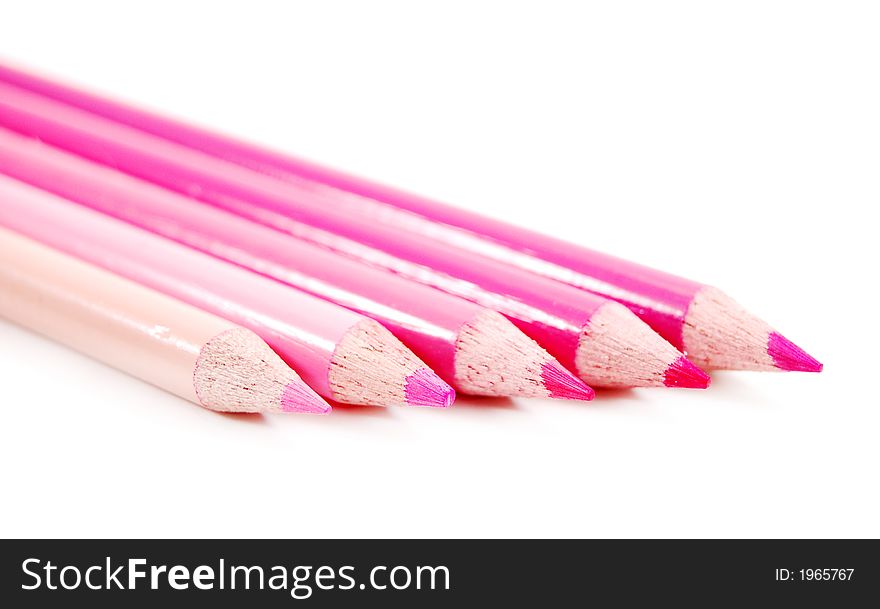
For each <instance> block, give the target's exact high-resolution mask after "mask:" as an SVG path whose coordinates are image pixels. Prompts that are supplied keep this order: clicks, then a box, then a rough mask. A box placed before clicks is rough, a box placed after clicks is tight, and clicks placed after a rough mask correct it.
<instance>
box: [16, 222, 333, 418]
mask: <svg viewBox="0 0 880 609" xmlns="http://www.w3.org/2000/svg"><path fill="white" fill-rule="evenodd" d="M0 317H5V318H7V319H9V320H11V321H13V322H15V323H17V324H19V325H21V326H24V327H26V328H28V329H30V330H33V331H36V332H39V333H41V334H44V335H46V336H48V337H49V338H52V339H54V340H56V341H58V342H61V343H64V344H66V345H68V346H69V347H72V348H73V349H76V350H77V351H80V352H82V353H85V354H87V355H89V356H91V357H93V358H95V359H97V360H99V361H101V362H104V363H105V364H109V365H111V366H113V367H115V368H118V369H120V370H122V371H124V372H127V373H128V374H131V375H132V376H135V377H137V378H140V379H141V380H144V381H146V382H148V383H152V384H153V385H156V386H157V387H161V388H162V389H164V390H166V391H169V392H170V393H173V394H176V395H178V396H180V397H182V398H184V399H187V400H190V401H191V402H195V403H196V404H199V405H200V406H204V407H205V408H208V409H211V410H217V411H220V412H305V413H312V414H324V413H327V412H329V411H330V406H329V405H328V404H327V403H326V402H324V400H322V399H321V398H320V397H318V395H317V394H316V393H315V392H314V391H312V390H311V389H310V388H309V387H308V386H307V385H306V384H305V383H304V382H303V381H302V380H301V379H300V378H299V376H297V374H296V373H295V372H294V371H293V370H291V369H290V368H289V367H288V366H287V365H286V364H285V363H284V362H283V361H281V358H279V357H278V356H277V355H276V354H275V353H274V352H273V351H272V350H271V349H270V348H269V347H268V346H267V345H266V343H264V342H263V341H262V340H261V339H260V338H259V337H258V336H257V335H256V334H254V333H253V332H251V331H250V330H246V329H245V328H242V327H240V326H237V325H235V324H232V323H229V322H228V321H226V320H223V319H221V318H219V317H216V316H214V315H211V314H209V313H205V312H204V311H200V310H199V309H196V308H195V307H191V306H189V305H186V304H184V303H182V302H179V301H177V300H174V299H172V298H169V297H167V296H165V295H163V294H160V293H158V292H155V291H153V290H150V289H148V288H145V287H143V286H141V285H139V284H137V283H134V282H131V281H128V280H126V279H123V278H121V277H118V276H116V275H113V274H112V273H108V272H107V271H105V270H103V269H99V268H98V267H95V266H92V265H90V264H86V263H84V262H82V261H80V260H77V259H75V258H72V257H70V256H67V255H65V254H62V253H61V252H58V251H55V250H53V249H51V248H48V247H46V246H44V245H41V244H39V243H37V242H35V241H32V240H30V239H27V238H25V237H22V236H21V235H18V234H16V233H14V232H12V231H9V230H6V229H2V228H0Z"/></svg>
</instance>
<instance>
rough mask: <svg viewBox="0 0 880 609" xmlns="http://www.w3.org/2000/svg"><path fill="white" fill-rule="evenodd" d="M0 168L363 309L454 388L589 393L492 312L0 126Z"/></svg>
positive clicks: (554, 394) (529, 394) (558, 394)
mask: <svg viewBox="0 0 880 609" xmlns="http://www.w3.org/2000/svg"><path fill="white" fill-rule="evenodd" d="M0 173H6V174H8V175H10V176H12V177H14V178H16V179H19V180H22V181H24V182H27V183H29V184H31V185H33V186H36V187H38V188H42V189H44V190H47V191H50V192H53V193H54V194H56V195H58V196H60V197H64V198H66V199H70V200H72V201H75V202H77V203H81V204H83V205H87V206H89V207H91V208H93V209H96V210H98V211H101V212H103V213H105V214H108V215H111V216H113V217H116V218H119V219H121V220H125V221H127V222H130V223H132V224H135V225H136V226H140V227H141V228H145V229H147V230H150V231H153V232H155V233H158V234H161V235H163V236H166V237H168V238H169V239H173V240H176V241H178V242H180V243H184V244H186V245H189V246H190V247H193V248H195V249H199V250H202V251H204V252H206V253H209V254H212V255H214V256H217V257H219V258H223V259H225V260H228V261H230V262H234V263H236V264H239V265H241V266H243V267H246V268H248V269H251V270H253V271H255V272H258V273H261V274H264V275H267V276H270V277H272V278H274V279H277V280H278V281H281V282H284V283H287V284H289V285H291V286H294V287H296V288H299V289H302V290H303V291H306V292H310V293H312V294H314V295H316V296H320V297H322V298H325V299H327V300H329V301H331V302H334V303H336V304H339V305H342V306H345V307H347V308H350V309H353V310H355V311H358V312H359V313H362V314H364V315H367V316H368V317H371V318H373V319H375V320H376V321H379V322H380V323H382V324H383V325H384V326H385V327H386V328H388V329H390V330H392V332H394V334H396V335H397V337H398V338H400V339H401V340H402V341H403V342H404V343H405V344H406V345H407V346H408V347H409V348H410V349H412V350H413V351H414V352H415V353H416V355H418V356H419V357H420V358H421V359H422V360H423V361H425V362H426V363H427V364H428V365H429V366H430V367H431V368H432V369H434V370H435V371H436V372H437V373H438V374H439V375H440V376H441V377H442V378H443V379H444V380H446V381H447V382H449V383H450V384H452V385H453V386H454V388H455V389H456V390H457V391H461V392H465V393H471V394H476V395H490V396H501V395H504V396H525V397H554V398H573V399H581V400H584V399H587V400H589V399H592V397H593V391H592V390H591V389H590V388H589V387H587V386H586V385H585V384H584V383H583V382H581V381H580V380H578V379H577V378H575V377H574V376H572V374H571V373H569V372H568V371H567V370H566V369H565V368H563V367H562V366H561V364H559V363H558V362H557V361H556V360H554V359H553V358H552V357H551V356H550V355H549V354H548V353H547V352H546V351H544V350H543V349H542V348H541V347H539V346H538V345H537V343H535V342H534V341H533V340H532V339H530V338H528V337H527V336H525V335H524V334H522V333H521V332H520V331H519V330H518V329H517V328H516V327H515V326H514V325H513V324H511V323H510V322H509V321H507V320H506V319H505V318H504V317H502V316H501V315H499V314H498V313H496V312H494V311H491V310H489V309H486V308H484V307H481V306H479V305H477V304H474V303H472V302H470V301H467V300H464V299H461V298H458V297H455V296H450V295H448V294H446V293H444V292H441V291H439V290H435V289H433V288H430V287H427V286H424V285H421V284H418V283H414V282H412V281H408V280H406V279H404V278H401V277H398V276H397V275H394V274H392V273H389V272H387V271H385V270H382V269H377V268H374V267H371V266H368V265H365V264H362V263H359V262H357V261H354V260H351V259H350V258H347V257H344V256H340V255H338V254H335V253H333V252H331V251H329V250H326V249H324V248H321V247H318V246H316V245H313V244H310V243H307V242H304V241H301V240H298V239H295V238H293V237H291V236H290V235H286V234H284V233H282V232H279V231H276V230H274V229H272V228H269V227H266V226H263V225H261V224H257V223H255V222H250V221H248V220H246V219H243V218H240V217H239V216H236V215H234V214H231V213H228V212H225V211H222V210H220V209H216V208H214V207H211V206H208V205H204V204H202V203H199V202H198V201H195V200H193V199H190V198H188V197H184V196H181V195H178V194H176V193H173V192H171V191H169V190H166V189H164V188H160V187H158V186H155V185H153V184H151V183H149V182H144V181H142V180H139V179H137V178H133V177H131V176H129V175H126V174H123V173H120V172H117V171H114V170H112V169H108V168H106V167H104V166H102V165H99V164H97V163H93V162H90V161H87V160H85V159H83V158H81V157H78V156H74V155H71V154H68V153H66V152H63V151H61V150H59V149H57V148H53V147H51V146H49V145H47V144H44V143H42V142H39V141H38V140H34V139H31V138H27V137H24V136H21V135H18V134H16V133H13V132H11V131H8V130H6V129H2V128H0Z"/></svg>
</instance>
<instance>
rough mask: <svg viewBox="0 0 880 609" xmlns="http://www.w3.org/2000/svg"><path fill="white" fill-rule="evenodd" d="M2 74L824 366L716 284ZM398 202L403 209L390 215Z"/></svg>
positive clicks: (701, 343)
mask: <svg viewBox="0 0 880 609" xmlns="http://www.w3.org/2000/svg"><path fill="white" fill-rule="evenodd" d="M0 79H2V80H4V81H6V82H8V83H11V84H15V85H16V86H19V87H22V88H26V89H28V90H30V91H33V92H36V93H39V94H41V95H45V96H47V97H51V98H53V99H56V100H59V101H62V102H64V103H66V104H70V105H72V106H76V107H78V108H81V109H84V110H87V111H89V112H93V113H95V114H98V115H100V116H104V117H106V118H109V119H112V120H114V121H118V122H120V123H124V124H126V125H130V126H132V127H136V128H138V129H141V130H143V131H146V132H148V133H152V134H154V135H158V136H160V137H163V138H166V139H169V140H171V141H174V142H177V143H180V144H183V145H186V146H190V147H192V148H195V149H197V150H201V151H203V152H206V153H209V154H212V155H215V156H217V157H219V158H222V159H225V160H227V161H231V162H234V163H237V164H239V165H242V166H245V167H249V168H251V169H253V170H255V171H259V172H261V173H264V174H266V175H270V176H273V177H275V178H279V179H282V180H285V181H287V182H290V183H293V184H301V185H303V184H304V185H308V184H309V183H311V184H312V188H313V189H327V190H329V191H335V192H337V193H338V196H337V197H336V198H337V200H338V201H339V202H340V204H342V202H348V203H349V204H351V205H355V206H357V207H358V208H359V209H358V213H360V214H362V216H363V217H365V218H367V219H372V220H374V221H383V222H386V223H397V224H399V225H400V226H401V227H402V228H403V229H405V230H407V231H410V232H412V233H414V234H417V235H420V236H421V237H422V238H425V239H431V240H434V241H437V242H440V243H445V244H447V245H448V246H450V247H455V248H460V249H464V250H467V251H471V252H475V253H477V254H479V255H481V256H486V257H490V258H494V259H496V260H501V261H503V262H504V263H505V264H509V265H514V266H517V267H518V268H521V269H525V270H527V271H529V272H531V273H537V274H540V275H543V276H545V277H550V278H552V279H555V280H558V281H561V282H563V283H566V284H569V285H572V286H575V287H578V288H581V289H584V290H589V291H591V292H594V293H596V294H599V295H600V296H604V297H607V298H611V299H614V300H616V301H618V302H621V303H623V304H624V305H626V306H627V307H629V308H630V309H631V310H632V311H634V312H635V313H636V314H637V315H638V316H639V317H641V318H642V319H643V320H644V321H645V322H647V323H648V324H650V325H651V327H652V328H654V330H656V331H657V332H658V333H659V334H660V335H661V336H663V337H664V338H665V339H667V340H668V341H669V342H670V343H672V344H673V345H675V346H676V347H678V348H679V349H683V350H684V351H685V352H686V353H687V356H688V357H689V358H690V359H691V360H692V361H694V362H696V363H697V364H698V365H700V366H703V367H704V368H729V369H737V370H799V371H806V372H818V371H820V370H822V364H821V363H819V362H818V361H817V360H816V359H815V358H813V357H812V356H810V355H809V354H808V353H806V352H805V351H804V350H803V349H801V348H800V347H798V346H797V345H795V344H794V343H792V342H791V341H789V340H788V339H787V338H785V337H784V336H782V335H781V334H780V333H779V332H777V331H776V330H774V329H773V328H772V327H770V325H768V324H767V323H766V322H765V321H763V320H762V319H760V318H758V317H756V316H755V315H754V314H752V313H750V312H749V311H747V310H746V309H744V308H743V307H742V306H741V305H739V304H738V303H737V302H735V301H734V300H733V299H732V298H730V297H729V296H727V295H726V294H724V293H723V292H721V291H720V290H718V289H717V288H714V287H712V286H709V285H706V284H703V283H699V282H696V281H692V280H689V279H685V278H683V277H677V276H675V275H671V274H669V273H664V272H662V271H659V270H656V269H652V268H649V267H647V266H644V265H640V264H637V263H634V262H630V261H628V260H623V259H620V258H616V257H614V256H609V255H607V254H603V253H601V252H597V251H594V250H590V249H587V248H585V247H582V246H580V245H578V244H574V243H568V242H565V241H562V240H559V239H556V238H554V237H551V236H548V235H543V234H540V233H536V232H534V231H531V230H529V229H526V228H521V227H517V226H513V225H511V224H508V223H506V222H504V221H502V220H497V219H494V218H488V217H486V216H481V215H479V214H476V213H473V212H470V211H468V210H465V209H460V208H456V207H452V206H450V205H445V204H443V203H439V202H437V201H432V200H429V199H426V198H424V197H420V196H417V195H413V194H411V193H407V192H403V191H400V190H397V189H394V188H391V187H388V186H385V185H382V184H377V183H375V182H371V181H369V180H365V179H362V178H358V177H356V176H352V175H348V174H345V173H343V172H341V171H337V170H334V169H330V168H327V167H321V166H319V165H317V164H315V163H311V162H308V161H305V160H303V159H298V158H295V157H292V156H290V155H286V154H282V153H278V152H275V151H272V150H268V149H266V148H262V147H260V146H256V145H253V144H249V143H247V142H242V141H240V140H236V139H233V138H231V137H227V136H224V135H222V134H218V133H215V132H211V131H208V130H207V129H203V128H199V127H196V126H193V125H189V124H185V123H183V122H180V121H176V120H173V119H170V118H167V117H164V116H160V115H158V114H153V113H150V112H147V111H144V110H140V109H137V108H135V107H132V106H130V105H127V104H124V103H121V102H117V101H114V100H111V99H108V98H106V97H102V96H99V95H95V94H92V93H88V92H86V91H83V90H80V89H77V88H74V87H71V86H67V85H64V84H62V83H60V82H57V81H53V80H48V79H45V78H41V77H39V76H35V75H33V74H30V73H28V72H25V71H23V70H17V69H15V68H12V67H10V66H3V65H0ZM392 208H397V209H398V211H400V212H402V213H398V214H394V213H392Z"/></svg>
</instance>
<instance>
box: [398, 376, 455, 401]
mask: <svg viewBox="0 0 880 609" xmlns="http://www.w3.org/2000/svg"><path fill="white" fill-rule="evenodd" d="M404 385H405V392H406V402H407V404H408V405H409V406H423V407H428V408H448V407H450V406H452V402H454V401H455V390H454V389H453V388H452V387H450V386H449V385H447V384H446V383H444V382H443V380H442V379H441V378H440V377H439V376H437V375H436V374H435V373H434V371H433V370H431V369H430V368H419V369H418V370H416V371H415V372H413V373H412V374H410V375H409V376H407V377H406V381H405V382H404Z"/></svg>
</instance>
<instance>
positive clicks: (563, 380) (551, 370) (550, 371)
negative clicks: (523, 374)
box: [541, 361, 596, 401]
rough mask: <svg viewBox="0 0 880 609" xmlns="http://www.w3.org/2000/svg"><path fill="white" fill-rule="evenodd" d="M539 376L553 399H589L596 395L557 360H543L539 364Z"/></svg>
mask: <svg viewBox="0 0 880 609" xmlns="http://www.w3.org/2000/svg"><path fill="white" fill-rule="evenodd" d="M541 378H542V380H543V381H544V387H545V388H546V389H547V391H548V392H549V393H550V396H549V397H551V398H553V399H556V400H584V401H590V400H592V399H593V398H594V397H596V392H595V391H593V389H592V388H591V387H590V386H589V385H587V384H585V383H584V382H583V381H581V380H579V379H578V378H577V377H575V376H574V375H573V374H572V373H571V372H569V371H568V370H566V369H565V368H563V367H562V365H561V364H560V363H558V362H555V361H549V362H545V363H544V365H543V366H541Z"/></svg>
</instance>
